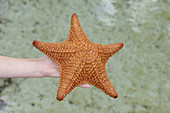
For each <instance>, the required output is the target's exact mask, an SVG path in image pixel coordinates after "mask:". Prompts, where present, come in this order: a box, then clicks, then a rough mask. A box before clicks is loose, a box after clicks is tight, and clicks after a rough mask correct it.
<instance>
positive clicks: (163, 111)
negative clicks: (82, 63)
mask: <svg viewBox="0 0 170 113" xmlns="http://www.w3.org/2000/svg"><path fill="white" fill-rule="evenodd" d="M168 8H169V7H168V1H166V0H164V2H160V1H158V0H142V1H141V0H139V1H136V0H128V1H123V2H121V0H93V1H92V0H91V1H90V0H89V1H87V0H74V1H72V0H68V1H67V2H66V1H64V0H49V1H47V0H29V1H28V0H8V1H7V0H0V55H4V56H10V57H17V58H39V57H42V56H43V54H42V53H40V52H39V51H38V50H37V49H35V48H34V47H33V46H32V41H33V40H40V41H46V42H53V43H55V42H61V41H63V40H65V39H66V37H67V33H68V30H69V25H70V17H71V15H72V14H73V13H76V14H77V15H78V17H79V20H80V24H81V26H82V28H83V30H84V32H85V33H86V35H87V36H88V37H89V39H90V40H91V41H92V42H95V43H101V44H111V43H115V42H123V43H124V47H123V49H122V50H121V51H120V52H118V53H117V54H115V55H114V56H113V57H112V58H110V59H109V61H108V63H107V66H106V69H107V74H108V77H109V79H110V81H111V83H112V84H113V86H114V87H115V89H116V91H117V93H118V95H119V97H118V98H117V99H116V100H115V99H113V98H111V97H109V96H107V95H105V94H104V93H103V92H102V91H100V90H99V89H97V88H95V87H93V86H91V88H88V89H85V88H76V89H74V90H73V91H72V92H71V93H70V94H69V95H67V97H66V98H65V99H64V101H61V102H59V101H57V100H56V98H55V97H56V92H57V89H58V81H59V79H58V78H17V79H0V112H2V113H73V112H74V113H168V112H169V111H170V93H168V91H170V76H169V75H170V71H169V68H168V67H170V64H169V62H168V61H170V59H169V58H170V50H169V45H170V43H169V42H170V40H169V39H170V34H169V33H170V25H169V24H168V19H169V11H168V10H167V9H168Z"/></svg>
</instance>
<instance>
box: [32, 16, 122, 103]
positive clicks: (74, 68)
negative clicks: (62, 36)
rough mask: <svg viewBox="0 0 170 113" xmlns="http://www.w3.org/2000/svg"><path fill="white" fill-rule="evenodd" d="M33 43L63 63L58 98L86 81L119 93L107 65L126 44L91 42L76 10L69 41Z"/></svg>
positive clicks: (60, 69)
mask: <svg viewBox="0 0 170 113" xmlns="http://www.w3.org/2000/svg"><path fill="white" fill-rule="evenodd" d="M33 45H34V46H35V47H36V48H37V49H39V51H41V52H43V53H44V54H45V55H47V56H48V57H49V58H50V59H52V60H53V61H54V62H55V63H56V64H57V65H58V66H59V72H60V76H59V79H60V80H59V86H58V87H59V88H58V91H57V96H56V99H57V100H59V101H61V100H63V99H64V98H65V97H66V95H67V94H69V93H70V92H71V91H72V90H73V89H74V88H75V87H78V86H79V85H81V84H85V83H87V84H91V85H93V86H95V87H97V88H99V89H100V90H102V91H103V92H104V93H106V94H107V95H109V96H110V97H113V98H117V97H118V95H117V93H116V91H115V89H114V87H113V86H112V84H111V83H110V81H109V79H108V77H107V74H106V68H105V66H106V62H107V61H108V59H109V58H110V57H111V56H112V55H113V54H115V53H116V52H118V51H119V50H120V49H121V48H122V47H123V43H114V44H109V45H102V44H97V43H93V42H91V41H90V40H89V39H88V37H87V36H86V35H85V33H84V32H83V30H82V28H81V26H80V22H79V20H78V17H77V15H76V14H73V15H72V17H71V25H70V30H69V33H68V36H67V39H66V40H65V41H63V42H60V43H48V42H41V41H36V40H34V41H33Z"/></svg>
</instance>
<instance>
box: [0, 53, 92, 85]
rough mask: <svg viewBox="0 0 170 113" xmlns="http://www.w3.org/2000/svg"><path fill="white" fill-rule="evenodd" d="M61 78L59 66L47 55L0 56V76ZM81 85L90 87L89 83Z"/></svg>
mask: <svg viewBox="0 0 170 113" xmlns="http://www.w3.org/2000/svg"><path fill="white" fill-rule="evenodd" d="M42 77H54V78H59V68H58V66H57V65H56V64H55V63H54V62H53V61H52V60H51V59H49V58H48V57H47V56H44V57H42V58H38V59H24V58H13V57H6V56H0V78H42ZM80 87H83V88H89V87H90V85H89V84H82V85H80Z"/></svg>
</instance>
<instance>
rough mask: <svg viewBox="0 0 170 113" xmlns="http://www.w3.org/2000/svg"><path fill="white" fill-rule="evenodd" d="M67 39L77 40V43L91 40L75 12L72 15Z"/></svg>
mask: <svg viewBox="0 0 170 113" xmlns="http://www.w3.org/2000/svg"><path fill="white" fill-rule="evenodd" d="M66 40H67V41H71V42H75V43H78V44H79V43H81V44H82V43H84V42H89V43H91V41H90V40H89V39H88V37H87V36H86V35H85V33H84V32H83V30H82V28H81V26H80V22H79V20H78V17H77V15H76V14H73V15H72V17H71V24H70V30H69V33H68V36H67V39H66Z"/></svg>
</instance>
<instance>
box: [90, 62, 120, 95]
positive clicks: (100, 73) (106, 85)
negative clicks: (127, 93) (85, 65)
mask: <svg viewBox="0 0 170 113" xmlns="http://www.w3.org/2000/svg"><path fill="white" fill-rule="evenodd" d="M92 65H93V67H95V68H93V69H92V71H89V75H90V76H91V79H90V81H89V82H90V83H91V84H92V85H94V86H95V87H97V88H99V89H100V90H102V91H103V92H104V93H105V94H107V95H109V96H110V97H113V98H117V97H118V95H117V93H116V91H115V89H114V87H113V86H112V84H111V83H110V81H109V79H108V77H107V74H106V69H105V64H104V63H102V62H101V61H100V60H98V61H97V62H92Z"/></svg>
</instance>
